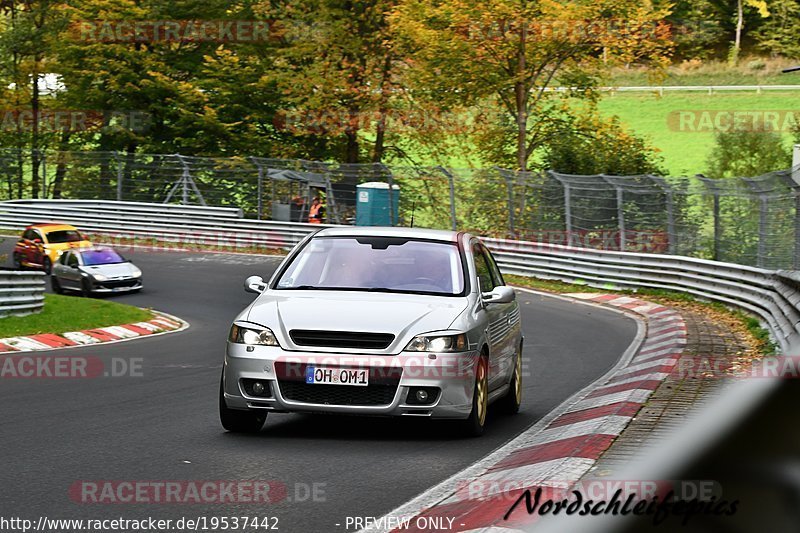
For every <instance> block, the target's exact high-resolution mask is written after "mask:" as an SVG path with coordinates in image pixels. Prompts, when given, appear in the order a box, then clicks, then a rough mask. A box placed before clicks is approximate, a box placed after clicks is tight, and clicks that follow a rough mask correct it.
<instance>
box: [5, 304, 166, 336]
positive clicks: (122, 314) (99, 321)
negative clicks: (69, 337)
mask: <svg viewBox="0 0 800 533" xmlns="http://www.w3.org/2000/svg"><path fill="white" fill-rule="evenodd" d="M151 318H153V314H152V313H151V312H150V311H146V310H144V309H139V308H138V307H133V306H130V305H123V304H119V303H116V302H110V301H107V300H99V299H95V298H80V297H77V296H60V295H57V294H45V296H44V310H43V311H42V312H41V313H37V314H35V315H28V316H10V317H5V318H0V338H4V337H16V336H19V335H35V334H37V333H64V332H67V331H78V330H82V329H93V328H102V327H106V326H118V325H120V324H130V323H132V322H143V321H146V320H150V319H151Z"/></svg>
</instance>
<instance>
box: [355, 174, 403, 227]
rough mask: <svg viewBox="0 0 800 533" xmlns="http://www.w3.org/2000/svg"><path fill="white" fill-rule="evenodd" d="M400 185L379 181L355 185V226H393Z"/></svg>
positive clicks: (396, 214) (395, 221)
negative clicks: (390, 185) (390, 186)
mask: <svg viewBox="0 0 800 533" xmlns="http://www.w3.org/2000/svg"><path fill="white" fill-rule="evenodd" d="M399 203H400V187H398V186H397V185H392V190H391V196H390V195H389V184H388V183H384V182H381V181H371V182H369V183H362V184H361V185H358V186H357V187H356V226H394V225H396V224H397V223H398V214H399V212H400V210H399V208H398V204H399Z"/></svg>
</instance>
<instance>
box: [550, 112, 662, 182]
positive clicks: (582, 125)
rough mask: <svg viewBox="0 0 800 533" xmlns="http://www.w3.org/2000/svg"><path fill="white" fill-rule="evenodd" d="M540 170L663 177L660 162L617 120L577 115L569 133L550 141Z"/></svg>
mask: <svg viewBox="0 0 800 533" xmlns="http://www.w3.org/2000/svg"><path fill="white" fill-rule="evenodd" d="M543 167H544V168H547V169H552V170H555V171H556V172H562V173H565V174H614V175H637V174H658V175H663V174H664V169H663V168H662V167H661V160H660V158H659V157H658V154H657V152H656V150H655V149H653V148H652V147H651V146H649V145H648V144H647V142H646V141H645V140H644V139H642V138H641V137H638V136H636V135H634V134H632V133H630V132H627V131H625V129H624V128H623V127H622V126H621V125H620V122H619V119H618V118H617V117H613V118H610V119H608V118H603V117H601V116H599V115H597V114H587V115H582V116H579V117H577V118H576V119H575V121H574V126H573V127H572V128H570V130H569V133H567V134H566V135H564V136H562V137H559V138H558V139H557V140H554V141H552V142H550V143H549V144H548V146H547V148H546V150H545V154H544V157H543Z"/></svg>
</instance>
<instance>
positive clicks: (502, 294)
mask: <svg viewBox="0 0 800 533" xmlns="http://www.w3.org/2000/svg"><path fill="white" fill-rule="evenodd" d="M481 298H482V299H483V303H485V304H508V303H511V302H513V301H514V300H515V299H516V298H517V295H516V293H515V292H514V289H512V288H511V287H506V286H500V287H495V288H494V289H493V290H492V292H484V293H481Z"/></svg>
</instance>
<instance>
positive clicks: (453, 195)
mask: <svg viewBox="0 0 800 533" xmlns="http://www.w3.org/2000/svg"><path fill="white" fill-rule="evenodd" d="M438 168H439V170H440V171H441V172H442V174H444V175H445V176H447V184H448V185H449V187H450V228H451V229H452V230H453V231H456V230H457V229H458V223H457V221H456V183H455V178H454V177H453V174H452V173H451V172H450V171H449V170H447V169H446V168H444V167H443V166H441V165H440V166H439V167H438Z"/></svg>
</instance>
